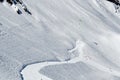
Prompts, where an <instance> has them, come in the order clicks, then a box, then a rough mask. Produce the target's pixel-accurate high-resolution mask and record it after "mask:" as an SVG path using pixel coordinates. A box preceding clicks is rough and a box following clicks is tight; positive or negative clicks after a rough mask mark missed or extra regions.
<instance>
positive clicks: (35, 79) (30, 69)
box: [21, 40, 120, 80]
mask: <svg viewBox="0 0 120 80" xmlns="http://www.w3.org/2000/svg"><path fill="white" fill-rule="evenodd" d="M85 45H86V44H85V43H84V42H83V41H79V40H78V41H77V42H76V47H75V48H74V49H72V50H70V51H69V52H74V51H75V50H78V51H79V53H80V54H79V56H78V57H75V58H73V59H71V60H69V61H63V62H43V63H37V64H32V65H28V66H27V67H25V68H24V69H23V70H22V72H21V74H22V75H23V78H24V80H40V79H41V80H53V79H51V78H48V77H47V76H45V75H43V74H41V73H39V71H40V70H41V69H43V68H44V67H46V66H50V65H62V64H75V63H77V62H83V63H85V64H88V65H91V66H93V67H94V68H96V69H99V70H101V71H104V72H107V73H109V74H111V75H114V76H119V77H120V72H118V71H116V70H113V69H112V68H108V67H105V66H103V65H101V64H99V63H97V62H95V61H93V60H92V58H91V57H90V56H87V55H84V50H83V49H84V47H85Z"/></svg>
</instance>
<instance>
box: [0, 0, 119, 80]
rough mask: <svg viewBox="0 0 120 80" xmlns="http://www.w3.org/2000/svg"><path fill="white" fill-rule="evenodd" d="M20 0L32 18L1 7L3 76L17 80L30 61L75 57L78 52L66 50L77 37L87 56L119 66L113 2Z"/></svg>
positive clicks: (1, 62) (3, 6)
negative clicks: (84, 46) (85, 48)
mask: <svg viewBox="0 0 120 80" xmlns="http://www.w3.org/2000/svg"><path fill="white" fill-rule="evenodd" d="M24 2H25V3H26V4H27V6H28V8H29V9H30V11H31V12H32V14H33V16H30V15H28V14H26V13H25V12H23V14H22V15H17V14H16V13H15V12H14V11H13V10H12V9H11V8H10V7H9V6H7V5H3V4H2V5H0V10H1V11H0V68H1V70H0V74H1V75H0V79H1V80H21V76H20V72H19V71H21V69H22V67H24V66H26V65H28V64H32V63H35V62H43V61H64V60H68V59H71V58H73V57H75V56H77V55H78V53H77V52H74V53H69V52H68V50H70V49H72V48H74V47H75V43H76V41H77V40H83V41H84V42H85V43H86V44H87V46H88V47H87V50H86V54H85V55H88V56H90V55H91V56H93V57H95V60H96V62H99V63H100V64H102V65H106V66H112V68H113V69H117V70H119V67H120V64H119V63H120V62H119V57H120V55H119V52H120V50H119V44H120V41H119V39H120V36H119V33H120V27H119V25H120V18H119V12H118V13H115V7H114V5H113V4H112V3H110V2H107V1H103V0H35V1H34V0H31V1H29V0H24ZM96 44H97V45H96ZM72 55H74V56H72ZM76 65H77V64H76ZM80 65H82V64H81V63H80ZM68 66H69V65H68ZM82 66H84V65H82ZM88 67H89V66H88ZM78 70H79V68H78ZM100 74H101V73H100ZM101 80H102V79H101ZM112 80H115V79H112Z"/></svg>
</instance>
